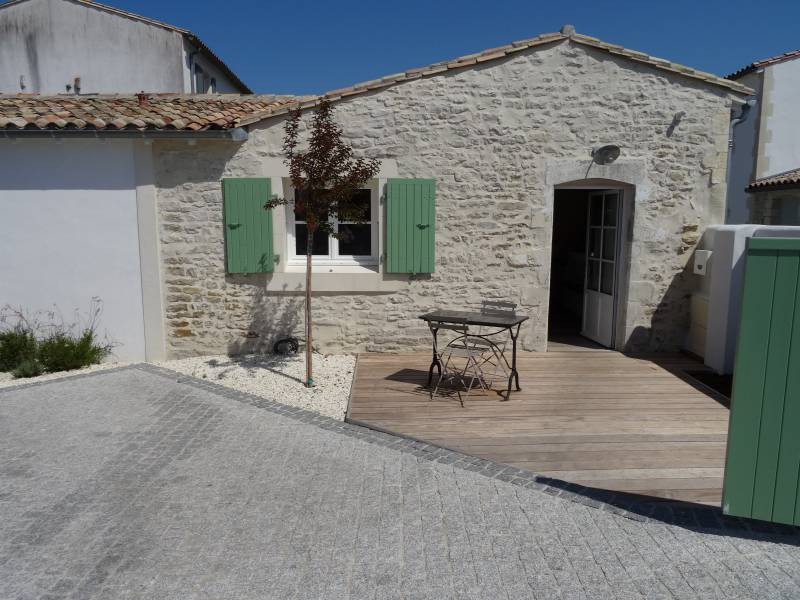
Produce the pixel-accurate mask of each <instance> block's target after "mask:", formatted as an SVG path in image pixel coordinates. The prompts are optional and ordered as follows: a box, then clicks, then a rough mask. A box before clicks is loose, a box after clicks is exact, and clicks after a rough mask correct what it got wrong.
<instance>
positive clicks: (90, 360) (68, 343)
mask: <svg viewBox="0 0 800 600" xmlns="http://www.w3.org/2000/svg"><path fill="white" fill-rule="evenodd" d="M109 354H111V345H110V344H102V343H98V341H97V339H96V336H95V333H94V330H93V329H84V330H83V332H82V333H81V334H80V335H78V336H76V335H74V334H71V333H69V332H64V331H57V332H56V333H54V334H52V335H51V336H49V337H47V338H45V339H43V340H42V341H41V342H39V351H38V352H37V355H38V358H39V362H41V363H42V366H43V367H44V369H45V370H46V371H49V372H51V373H53V372H55V371H71V370H73V369H80V368H81V367H87V366H89V365H95V364H97V363H99V362H101V361H102V360H103V359H104V358H105V357H107V356H108V355H109Z"/></svg>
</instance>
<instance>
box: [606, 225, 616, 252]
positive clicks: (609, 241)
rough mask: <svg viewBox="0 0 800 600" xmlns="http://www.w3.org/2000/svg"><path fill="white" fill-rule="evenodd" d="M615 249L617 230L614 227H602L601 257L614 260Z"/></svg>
mask: <svg viewBox="0 0 800 600" xmlns="http://www.w3.org/2000/svg"><path fill="white" fill-rule="evenodd" d="M616 250H617V230H616V228H615V227H603V258H605V259H606V260H614V255H615V254H616Z"/></svg>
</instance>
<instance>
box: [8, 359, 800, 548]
mask: <svg viewBox="0 0 800 600" xmlns="http://www.w3.org/2000/svg"><path fill="white" fill-rule="evenodd" d="M131 369H135V370H138V371H144V372H146V373H151V374H153V375H159V376H161V377H167V378H169V379H173V380H174V381H175V382H177V383H183V384H186V385H190V386H193V387H195V388H199V389H203V390H206V391H210V392H213V393H214V394H216V395H219V396H222V397H225V398H229V399H231V400H236V401H237V402H242V403H244V404H248V405H251V406H255V407H257V408H262V409H265V410H268V411H270V412H272V413H275V414H279V415H282V416H285V417H289V418H290V419H294V420H296V421H300V422H302V423H307V424H310V425H314V426H315V427H319V428H320V429H325V430H328V431H335V432H338V433H341V434H344V435H347V436H349V437H353V438H357V439H360V440H363V441H365V442H368V443H371V444H377V445H379V446H383V447H386V448H391V449H393V450H397V451H399V452H403V453H405V454H411V455H412V456H415V457H417V458H420V459H423V460H427V461H430V462H437V463H441V464H446V465H451V466H452V467H454V468H459V469H463V470H466V471H471V472H474V473H478V474H479V475H483V476H484V477H489V478H491V479H496V480H498V481H503V482H505V483H510V484H511V485H515V486H518V487H522V488H525V489H531V490H537V491H540V492H544V493H545V494H549V495H551V496H556V497H559V498H562V499H564V500H568V501H570V502H575V503H577V504H582V505H584V506H588V507H591V508H595V509H598V510H602V511H604V512H608V513H611V514H615V515H618V516H621V517H625V518H627V519H632V520H634V521H639V522H642V523H666V524H668V525H677V526H681V527H687V528H691V529H693V530H695V531H699V532H722V533H730V534H734V533H735V534H736V535H738V536H741V537H748V538H753V539H757V538H761V537H770V536H787V537H792V538H793V539H796V538H797V537H798V536H800V527H791V526H788V525H780V524H777V523H767V522H764V521H754V520H750V519H744V518H740V517H728V516H725V515H723V514H722V512H721V511H720V510H719V509H718V508H714V507H710V506H704V505H702V504H693V503H690V502H679V501H669V500H667V501H658V502H653V501H652V500H649V499H646V498H643V497H639V496H634V495H629V494H622V493H617V492H611V491H608V490H600V489H596V488H587V487H584V486H582V485H578V484H575V483H570V482H567V481H562V480H559V479H554V478H551V477H544V476H542V475H537V474H536V473H533V472H531V471H526V470H524V469H518V468H516V467H511V466H509V465H505V464H502V463H497V462H494V461H491V460H487V459H484V458H478V457H476V456H470V455H468V454H463V453H461V452H456V451H454V450H450V449H448V448H444V447H442V446H437V445H435V444H430V443H428V442H424V441H421V440H417V439H413V438H410V437H405V436H401V435H398V434H394V433H389V432H385V431H378V430H376V429H371V428H368V427H366V426H364V425H362V424H357V423H348V422H345V421H338V420H336V419H333V418H331V417H326V416H323V415H320V414H318V413H315V412H311V411H308V410H305V409H302V408H297V407H294V406H288V405H286V404H281V403H279V402H275V401H274V400H268V399H266V398H262V397H260V396H255V395H253V394H248V393H246V392H241V391H238V390H235V389H232V388H229V387H226V386H223V385H221V384H218V383H213V382H210V381H206V380H204V379H199V378H197V377H193V376H191V375H186V374H184V373H179V372H178V371H172V370H170V369H166V368H164V367H157V366H155V365H151V364H148V363H138V364H133V365H126V366H122V367H116V368H110V369H104V370H102V371H93V372H91V373H79V374H76V375H73V376H69V377H61V378H58V379H50V380H47V381H37V382H34V383H30V384H22V385H18V386H11V387H7V388H2V389H0V396H1V395H2V394H3V393H4V392H9V391H17V390H21V389H29V388H33V387H39V386H42V385H48V384H52V383H57V382H61V381H65V380H67V379H69V380H72V381H74V380H79V379H85V378H89V377H96V376H98V375H103V374H106V373H119V372H121V371H126V370H131Z"/></svg>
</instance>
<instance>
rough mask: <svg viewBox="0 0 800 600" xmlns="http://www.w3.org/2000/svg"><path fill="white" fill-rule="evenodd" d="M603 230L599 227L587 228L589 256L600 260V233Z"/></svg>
mask: <svg viewBox="0 0 800 600" xmlns="http://www.w3.org/2000/svg"><path fill="white" fill-rule="evenodd" d="M602 231H603V230H602V229H600V228H599V227H590V228H589V256H590V257H592V258H600V233H601V232H602Z"/></svg>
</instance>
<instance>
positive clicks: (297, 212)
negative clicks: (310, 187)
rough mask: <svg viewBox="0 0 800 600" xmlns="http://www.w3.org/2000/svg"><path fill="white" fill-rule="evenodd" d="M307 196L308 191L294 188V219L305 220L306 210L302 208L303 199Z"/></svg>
mask: <svg viewBox="0 0 800 600" xmlns="http://www.w3.org/2000/svg"><path fill="white" fill-rule="evenodd" d="M307 196H308V193H307V192H306V191H305V190H295V191H294V220H295V221H305V220H306V211H305V210H304V207H305V200H306V197H307Z"/></svg>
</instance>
